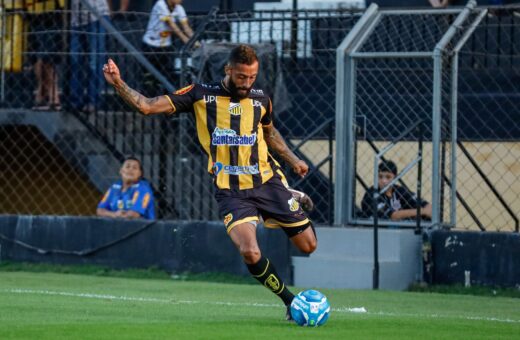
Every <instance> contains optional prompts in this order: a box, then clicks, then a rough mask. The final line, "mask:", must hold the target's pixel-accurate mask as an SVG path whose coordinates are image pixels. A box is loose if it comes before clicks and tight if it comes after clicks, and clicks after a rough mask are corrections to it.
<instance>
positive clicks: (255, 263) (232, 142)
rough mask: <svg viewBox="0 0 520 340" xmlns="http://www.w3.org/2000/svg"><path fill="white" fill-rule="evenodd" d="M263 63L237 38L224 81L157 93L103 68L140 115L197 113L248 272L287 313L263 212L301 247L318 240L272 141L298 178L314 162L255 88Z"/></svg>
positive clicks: (224, 212)
mask: <svg viewBox="0 0 520 340" xmlns="http://www.w3.org/2000/svg"><path fill="white" fill-rule="evenodd" d="M258 68H259V64H258V58H257V55H256V52H255V50H254V49H253V48H252V47H251V46H248V45H239V46H237V47H235V48H234V49H233V50H232V51H231V53H230V56H229V59H228V63H227V65H226V66H225V68H224V71H225V77H224V78H223V79H222V80H221V81H220V82H217V83H211V84H192V85H189V86H187V87H184V88H182V89H180V90H177V91H176V92H175V93H172V94H167V95H163V96H159V97H154V98H147V97H145V96H143V95H142V94H140V93H139V92H137V91H136V90H134V89H131V88H130V87H129V86H128V85H127V84H126V83H125V82H124V81H123V80H122V79H121V75H120V71H119V69H118V67H117V66H116V64H115V63H114V61H113V60H111V59H109V60H108V62H107V64H105V65H104V67H103V72H104V74H105V78H106V80H107V81H108V83H110V84H111V85H112V86H114V88H115V90H116V92H117V93H118V94H119V95H120V96H121V97H122V98H123V99H124V100H125V101H126V102H127V103H128V104H129V105H130V106H132V107H133V108H134V109H136V110H138V111H139V112H140V113H141V114H144V115H152V114H158V113H165V114H174V113H176V112H192V113H193V114H194V115H195V118H196V125H197V134H198V138H199V142H200V144H201V145H202V147H203V149H204V150H205V151H206V153H207V154H208V172H209V173H210V174H211V175H212V176H213V178H214V182H215V184H216V186H217V188H218V190H217V192H216V193H215V198H216V200H217V202H218V206H219V214H220V216H221V217H222V218H223V220H224V225H225V227H226V231H227V233H228V234H229V236H230V238H231V240H232V241H233V243H234V244H235V246H236V247H237V248H238V251H239V252H240V255H241V256H242V258H243V260H244V262H245V264H246V265H247V268H248V269H249V272H250V273H251V275H252V276H253V277H254V278H255V279H257V280H258V281H259V282H260V283H261V284H263V285H264V286H266V287H267V288H268V289H270V290H271V291H272V292H273V293H275V294H276V295H278V296H279V297H280V298H281V299H282V301H283V302H284V304H285V305H286V307H287V313H286V318H287V320H290V319H291V314H290V308H289V306H290V303H291V301H292V300H293V298H294V295H293V294H292V293H291V292H290V291H289V289H288V288H287V286H286V285H285V283H284V282H283V281H282V279H281V278H280V276H279V275H278V273H277V272H276V269H275V267H274V264H273V263H272V262H271V261H270V260H269V259H268V258H266V257H265V256H263V255H262V252H261V251H260V248H259V246H258V242H257V238H256V225H257V222H258V221H259V217H258V216H259V215H260V216H262V218H263V220H264V221H265V225H266V226H267V227H269V226H272V227H278V226H280V227H281V228H282V229H283V231H284V232H285V233H286V235H287V236H288V237H289V238H290V240H291V241H292V243H293V244H294V245H295V246H296V247H297V248H298V249H299V250H300V251H302V252H304V253H308V254H310V253H312V252H313V251H314V250H315V249H316V246H317V240H316V233H315V231H314V227H313V225H312V223H311V221H310V220H309V219H308V218H307V216H306V215H305V213H304V211H303V210H302V208H301V207H300V205H299V203H298V201H297V200H295V199H294V197H293V195H292V194H291V192H290V191H289V190H288V189H287V188H286V187H285V186H284V185H283V184H282V182H281V180H280V176H279V175H278V174H277V172H276V171H275V166H274V163H273V162H272V161H270V159H269V156H268V148H269V149H270V150H272V151H274V152H276V153H277V154H278V155H279V156H280V157H281V158H282V159H283V160H284V161H286V162H287V163H288V164H289V165H290V166H291V167H292V169H293V170H294V172H295V173H297V174H298V175H299V176H301V177H304V176H305V175H306V174H307V172H308V170H309V168H308V166H307V164H306V163H305V162H304V161H303V160H301V159H299V158H298V157H297V156H296V155H295V154H294V153H293V152H292V151H291V150H290V149H289V147H288V146H287V144H286V143H285V141H284V139H283V138H282V136H281V135H280V133H279V132H278V130H277V129H276V128H275V127H274V123H273V112H272V103H271V100H270V98H269V97H268V96H267V95H266V94H265V92H264V91H263V90H262V89H258V88H253V83H254V82H255V80H256V76H257V74H258Z"/></svg>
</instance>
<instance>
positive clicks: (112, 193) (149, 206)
mask: <svg viewBox="0 0 520 340" xmlns="http://www.w3.org/2000/svg"><path fill="white" fill-rule="evenodd" d="M119 174H120V175H121V179H120V180H119V181H117V182H116V183H114V184H112V185H111V186H110V188H109V189H108V190H107V192H106V193H105V195H104V196H103V199H102V200H101V202H99V204H98V206H97V210H96V214H97V215H98V216H103V217H115V218H144V219H148V220H153V219H155V207H154V197H153V190H152V188H151V186H150V184H149V183H148V181H146V180H145V179H143V167H142V165H141V162H140V161H139V160H138V159H137V158H135V157H128V158H126V159H125V161H124V162H123V165H122V166H121V170H119Z"/></svg>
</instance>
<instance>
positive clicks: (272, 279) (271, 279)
mask: <svg viewBox="0 0 520 340" xmlns="http://www.w3.org/2000/svg"><path fill="white" fill-rule="evenodd" d="M264 286H266V287H267V288H269V289H271V290H272V291H273V292H276V291H277V290H279V289H280V281H278V278H277V277H276V276H274V275H273V274H270V275H269V276H268V277H267V279H265V282H264Z"/></svg>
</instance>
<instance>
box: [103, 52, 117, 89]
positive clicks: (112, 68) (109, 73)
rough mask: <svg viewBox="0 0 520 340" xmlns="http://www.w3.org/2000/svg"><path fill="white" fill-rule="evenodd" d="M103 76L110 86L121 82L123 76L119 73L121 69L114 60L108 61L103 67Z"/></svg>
mask: <svg viewBox="0 0 520 340" xmlns="http://www.w3.org/2000/svg"><path fill="white" fill-rule="evenodd" d="M103 74H104V75H105V79H106V80H107V82H108V83H109V84H110V85H112V86H113V85H115V84H117V83H118V82H120V81H121V74H120V73H119V68H118V67H117V65H116V63H114V61H113V60H112V59H110V58H109V59H108V61H107V63H106V64H105V65H103Z"/></svg>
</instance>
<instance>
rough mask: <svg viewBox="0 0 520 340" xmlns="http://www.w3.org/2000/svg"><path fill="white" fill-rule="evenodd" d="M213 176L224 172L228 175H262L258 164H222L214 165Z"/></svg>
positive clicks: (216, 163)
mask: <svg viewBox="0 0 520 340" xmlns="http://www.w3.org/2000/svg"><path fill="white" fill-rule="evenodd" d="M212 170H213V174H214V175H218V174H219V173H220V172H221V171H222V170H224V173H225V174H226V175H257V174H259V173H260V170H259V169H258V164H255V165H224V164H222V163H221V162H215V163H214V164H213V169H212Z"/></svg>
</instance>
